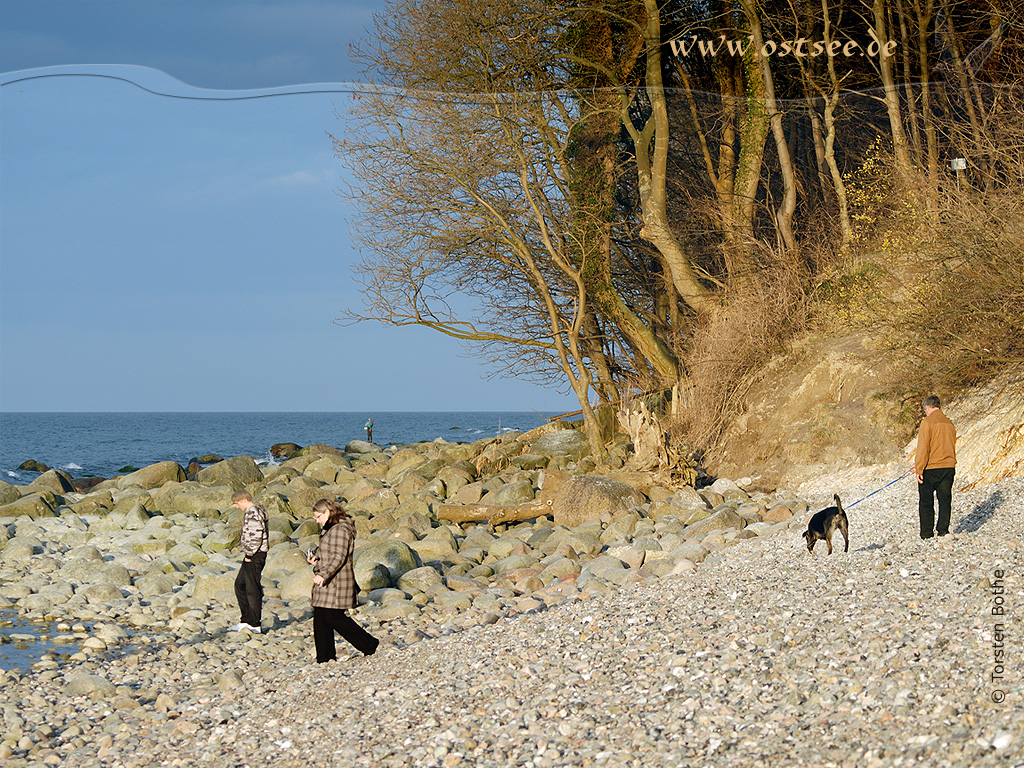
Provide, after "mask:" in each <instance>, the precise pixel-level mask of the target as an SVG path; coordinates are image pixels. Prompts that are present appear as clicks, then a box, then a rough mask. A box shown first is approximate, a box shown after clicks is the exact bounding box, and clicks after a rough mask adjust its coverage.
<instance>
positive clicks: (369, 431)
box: [363, 419, 373, 443]
mask: <svg viewBox="0 0 1024 768" xmlns="http://www.w3.org/2000/svg"><path fill="white" fill-rule="evenodd" d="M363 429H365V430H366V442H368V443H372V442H373V419H367V420H366V423H365V424H363Z"/></svg>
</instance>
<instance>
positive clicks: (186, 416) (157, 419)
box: [0, 411, 559, 485]
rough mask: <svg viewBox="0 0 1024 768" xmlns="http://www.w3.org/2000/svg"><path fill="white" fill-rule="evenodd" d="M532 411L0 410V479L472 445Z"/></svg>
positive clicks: (535, 420) (524, 424) (540, 418)
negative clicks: (39, 467) (369, 430)
mask: <svg viewBox="0 0 1024 768" xmlns="http://www.w3.org/2000/svg"><path fill="white" fill-rule="evenodd" d="M557 415H559V414H554V413H552V414H544V413H540V412H537V411H508V412H501V411H390V412H383V413H372V412H355V411H348V412H339V413H298V412H282V413H0V480H6V481H7V482H8V483H13V484H14V485H25V484H28V483H30V482H32V480H34V479H35V478H36V477H38V476H39V475H38V474H37V473H36V472H30V471H26V470H21V469H18V467H20V466H21V465H22V464H23V463H24V462H25V461H28V460H34V461H37V462H40V463H42V464H45V465H46V466H48V467H50V468H51V469H60V470H63V471H64V472H67V473H68V474H69V475H70V476H71V477H74V478H81V477H90V476H99V477H104V478H109V477H113V476H114V475H118V474H123V473H122V472H121V470H122V469H124V468H126V467H144V466H147V465H148V464H154V463H156V462H158V461H176V462H178V463H179V464H181V465H182V467H185V466H186V465H187V464H188V462H189V460H190V459H192V458H196V457H199V456H205V455H208V454H215V455H217V456H220V457H222V458H225V459H226V458H230V457H232V456H242V455H246V456H252V457H253V458H254V459H256V460H257V462H266V463H274V462H275V461H276V460H275V459H274V458H273V457H272V456H271V455H270V447H271V446H272V445H275V444H276V443H296V444H298V445H301V446H305V445H312V444H313V443H326V444H328V445H333V446H337V447H338V448H342V449H343V448H344V447H345V445H346V444H347V443H348V442H350V441H352V440H365V439H366V433H365V432H364V430H363V425H364V424H365V423H366V420H367V419H368V418H372V419H373V422H374V426H373V441H374V442H375V443H377V444H378V445H381V446H384V447H387V446H389V445H405V444H408V443H414V442H422V441H432V440H436V439H438V438H440V439H442V440H445V441H447V442H450V443H459V442H473V441H475V440H480V439H482V438H485V437H495V436H498V435H501V434H504V433H507V432H510V431H522V432H525V431H527V430H529V429H533V428H534V427H538V426H540V425H541V424H544V423H545V422H546V421H547V420H548V418H549V417H550V416H557Z"/></svg>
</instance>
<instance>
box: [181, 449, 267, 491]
mask: <svg viewBox="0 0 1024 768" xmlns="http://www.w3.org/2000/svg"><path fill="white" fill-rule="evenodd" d="M262 479H263V473H262V472H260V468H259V467H257V466H256V462H255V461H253V459H252V456H234V457H232V458H230V459H225V460H224V461H218V462H217V463H216V464H214V465H213V466H210V467H206V469H201V470H199V471H198V472H196V481H197V482H199V484H200V485H229V486H231V487H232V488H234V489H235V490H236V491H237V490H239V489H240V488H244V487H245V486H247V485H249V483H258V482H260V481H261V480H262Z"/></svg>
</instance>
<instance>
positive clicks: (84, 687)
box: [64, 674, 117, 700]
mask: <svg viewBox="0 0 1024 768" xmlns="http://www.w3.org/2000/svg"><path fill="white" fill-rule="evenodd" d="M116 692H117V689H116V688H115V686H114V684H113V683H112V682H110V681H109V680H107V679H106V678H105V677H100V676H99V675H87V674H78V675H72V676H71V677H69V678H68V679H67V683H66V684H65V686H64V695H65V696H84V697H87V698H90V699H94V700H95V699H107V698H110V697H111V696H113V695H114V694H115V693H116Z"/></svg>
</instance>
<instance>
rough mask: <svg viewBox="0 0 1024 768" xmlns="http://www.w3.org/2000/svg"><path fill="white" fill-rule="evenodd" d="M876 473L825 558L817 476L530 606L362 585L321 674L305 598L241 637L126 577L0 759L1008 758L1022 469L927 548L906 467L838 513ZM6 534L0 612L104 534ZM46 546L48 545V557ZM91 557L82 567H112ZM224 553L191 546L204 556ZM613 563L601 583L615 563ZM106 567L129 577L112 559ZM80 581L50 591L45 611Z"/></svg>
mask: <svg viewBox="0 0 1024 768" xmlns="http://www.w3.org/2000/svg"><path fill="white" fill-rule="evenodd" d="M886 472H890V473H891V468H886V469H884V470H880V471H879V477H885V476H886V475H885V473H886ZM890 479H891V478H890ZM882 484H883V483H880V482H878V480H877V479H875V478H872V479H871V480H870V481H868V480H865V481H864V482H863V483H862V484H860V485H858V486H855V487H848V488H844V489H842V490H843V493H844V501H845V502H846V504H847V505H848V509H849V513H848V514H849V518H850V531H851V544H850V550H849V552H846V553H844V552H843V551H842V537H841V536H837V537H836V540H835V541H834V542H833V543H834V544H835V543H837V542H838V546H837V547H836V552H835V553H834V554H833V555H831V556H827V555H825V546H824V544H823V543H819V544H818V545H817V548H816V551H815V554H814V555H811V554H809V553H808V552H807V549H806V546H805V543H804V540H803V538H802V537H801V533H802V532H803V530H804V529H805V528H806V522H807V519H808V518H809V516H810V514H811V513H813V512H814V511H816V510H817V509H819V508H822V507H824V506H828V505H829V504H830V503H831V490H832V489H827V490H826V489H825V488H809V489H804V490H802V491H801V494H800V497H801V498H802V499H803V500H805V501H806V509H803V508H797V509H796V512H795V513H794V514H793V516H792V517H791V518H789V519H787V520H783V521H781V522H774V523H767V522H766V523H758V524H757V525H756V526H748V527H752V528H753V529H754V530H756V531H757V534H756V535H755V534H754V533H752V532H751V533H750V535H749V536H747V537H744V536H722V535H721V534H718V533H715V532H712V533H711V534H706V535H704V536H703V537H702V538H701V544H702V546H703V547H704V549H705V550H706V552H705V556H703V558H695V559H694V560H689V559H685V558H683V559H675V560H673V561H672V567H671V569H668V568H661V569H653V570H652V571H650V572H647V571H645V570H644V569H643V568H641V567H637V568H635V569H632V570H633V571H634V573H632V578H612V576H609V577H608V578H600V579H599V578H596V575H597V574H598V573H600V572H599V571H594V572H593V573H592V574H590V575H592V576H595V578H591V579H589V580H588V579H587V578H585V576H586V575H587V570H586V566H585V565H584V567H583V569H582V572H580V569H579V568H577V574H574V575H573V577H572V578H563V579H559V580H558V581H556V582H552V583H548V584H545V585H543V588H542V585H541V584H539V583H538V584H536V589H535V590H532V591H530V590H523V589H512V588H510V586H509V585H508V583H507V582H498V581H496V580H495V581H494V582H493V583H492V584H491V586H490V587H489V588H488V589H487V590H483V591H481V592H480V593H477V594H475V596H474V603H473V604H472V605H469V606H468V607H466V606H463V608H464V609H462V610H456V609H450V610H441V609H438V610H433V609H432V606H433V605H434V603H435V601H434V600H433V599H431V600H429V601H428V600H419V603H420V608H421V609H422V610H420V611H419V612H418V613H413V612H408V611H401V612H398V613H385V612H384V610H383V609H384V608H386V607H387V606H388V605H389V604H390V603H391V602H393V601H392V600H391V599H390V598H394V601H396V602H407V601H408V595H409V589H406V595H405V596H404V597H403V598H399V597H398V595H396V594H392V595H389V594H388V591H387V590H378V592H377V593H376V594H375V595H373V598H374V599H366V596H364V599H363V602H364V605H363V606H362V607H361V608H360V609H358V610H357V611H356V612H355V615H356V617H357V618H358V619H359V620H360V621H361V622H362V623H363V624H364V626H366V627H367V628H368V629H369V630H370V631H371V632H372V633H374V634H375V635H376V636H378V637H380V638H381V639H382V644H381V647H380V650H379V651H378V652H377V653H376V654H375V655H374V656H372V657H366V658H364V657H362V656H356V655H353V654H354V652H353V653H352V654H348V655H346V653H347V651H348V648H347V646H345V645H344V643H343V641H341V640H340V638H339V657H340V660H339V661H338V662H333V663H329V664H323V665H317V664H315V663H314V659H313V650H312V629H311V621H310V618H309V617H310V613H309V608H308V601H306V602H303V601H302V600H301V599H298V600H296V599H284V598H283V597H282V590H280V589H277V590H275V589H268V591H267V598H266V600H265V608H264V623H263V630H264V631H263V633H262V634H251V633H249V632H232V631H230V630H229V629H228V628H229V627H230V625H231V624H233V623H235V622H236V621H237V608H236V607H235V606H234V605H233V603H232V602H231V600H230V599H228V598H227V597H226V596H225V595H224V594H223V591H222V592H221V593H220V594H219V595H218V596H216V597H215V598H209V599H205V600H203V601H202V602H201V603H200V601H198V600H197V599H196V597H195V595H194V593H193V594H191V595H189V594H186V593H185V592H183V591H182V586H183V585H184V584H185V583H186V582H188V581H189V579H192V580H193V581H194V580H195V574H191V573H190V574H185V575H181V574H179V573H178V572H176V571H174V570H173V569H168V571H169V572H168V573H167V574H166V576H167V579H168V580H169V581H170V582H175V583H174V584H171V586H170V587H167V588H166V589H164V588H158V587H156V586H154V587H152V588H149V589H146V588H145V585H143V589H141V590H140V589H138V584H139V582H138V578H135V579H134V584H133V585H132V586H131V588H130V589H125V590H124V591H122V592H120V593H118V597H119V598H121V600H120V602H117V603H116V605H117V608H116V610H115V609H109V608H107V607H106V606H105V604H104V602H103V600H102V598H95V599H89V600H84V599H83V600H79V601H78V602H79V605H78V607H77V608H76V612H75V616H74V617H68V618H65V619H64V620H63V621H60V622H58V623H57V625H56V626H57V630H56V631H57V632H58V633H62V634H63V635H64V636H65V637H67V638H68V639H70V638H77V639H78V641H80V643H81V650H79V651H77V652H76V653H73V654H70V655H68V656H67V657H58V656H56V655H51V656H47V657H44V658H43V659H42V660H41V661H39V662H38V663H36V664H34V665H33V666H32V668H31V669H30V670H27V671H18V670H11V671H8V672H7V673H6V675H5V676H4V677H2V678H0V685H2V692H3V696H2V704H0V706H2V720H0V760H2V762H3V763H4V765H6V766H11V767H12V768H22V767H23V766H44V765H60V766H69V767H77V766H81V767H83V768H84V767H86V766H124V767H125V768H128V767H130V766H140V767H141V766H186V765H203V766H218V767H219V766H225V767H227V766H238V767H241V766H308V765H317V766H319V765H323V766H328V765H332V766H333V765H353V766H396V767H397V766H527V768H547V767H548V766H677V765H701V766H776V765H800V766H899V765H935V766H940V765H941V766H989V765H991V766H1006V765H1017V764H1020V763H1021V762H1022V761H1024V704H1022V701H1024V699H1022V696H1024V661H1022V656H1021V647H1022V646H1021V642H1020V638H1021V635H1022V630H1024V626H1022V621H1021V618H1022V616H1024V583H1022V581H1021V572H1022V565H1024V563H1022V553H1021V543H1022V542H1024V478H1013V479H1009V480H1004V481H1002V482H1000V483H996V484H992V485H986V486H981V487H978V488H975V489H972V490H968V491H963V490H956V491H955V492H954V501H953V503H954V509H953V523H952V526H951V535H949V536H946V537H942V538H934V539H930V540H927V541H922V540H920V539H919V538H918V534H917V516H916V488H915V487H914V484H913V481H912V479H910V478H906V479H904V480H902V481H900V482H899V483H896V484H894V485H893V486H892V487H890V488H888V489H886V490H885V491H883V492H881V493H878V494H875V495H873V496H870V497H868V498H866V499H864V500H863V501H862V502H860V503H858V504H856V505H855V506H853V507H852V508H850V507H849V504H850V502H852V501H853V500H855V499H860V498H862V497H864V496H867V494H869V493H871V492H872V491H875V490H876V489H877V488H878V487H879V486H880V485H882ZM791 495H792V494H788V495H787V494H782V496H783V497H785V496H791ZM754 500H755V501H757V500H758V499H756V498H755V499H754ZM772 500H773V499H771V498H764V499H761V500H760V501H761V503H762V504H765V505H766V506H767V505H769V504H770V503H771V501H772ZM649 506H650V505H649V504H648V507H649ZM790 506H791V507H793V506H794V505H792V504H791V505H790ZM643 511H644V510H643V509H640V510H634V511H633V512H632V513H631V514H635V515H637V516H638V517H640V518H641V520H640V521H639V522H637V521H635V520H634V521H633V525H632V526H630V529H631V530H632V532H631V533H628V534H625V535H624V536H623V537H622V540H621V541H619V542H618V543H620V544H621V543H622V541H625V542H626V543H627V544H628V543H630V542H631V543H632V544H633V545H636V546H634V547H633V548H634V549H636V548H641V549H642V548H643V546H648V547H650V548H652V549H653V546H654V545H653V544H650V543H648V544H644V540H647V539H652V538H653V539H660V540H661V541H663V542H664V541H667V540H668V539H667V537H669V536H673V535H676V533H675V532H673V530H672V529H669V528H666V527H665V526H664V525H662V526H661V528H658V529H655V526H653V525H652V526H647V527H645V526H644V523H643ZM153 519H155V517H154V518H153ZM618 519H619V518H616V517H611V518H608V519H605V520H602V521H601V524H600V530H603V531H607V530H608V528H609V527H610V526H612V525H616V524H617V520H618ZM8 522H9V523H10V524H11V525H13V526H14V527H15V528H16V529H17V530H15V531H14V533H15V534H16V536H15V537H12V538H11V539H10V540H9V541H8V548H9V547H10V545H11V542H16V539H17V540H18V541H21V542H23V541H24V539H25V537H28V536H34V537H35V538H37V539H38V540H39V541H40V542H41V543H42V545H43V546H42V547H41V548H38V550H37V549H33V550H32V551H30V552H29V553H28V556H27V558H25V565H24V566H22V565H17V566H16V565H14V564H13V563H12V562H11V558H9V557H7V555H8V554H9V552H8V548H5V549H4V554H5V558H4V562H3V570H2V571H0V574H2V576H3V577H4V578H3V582H2V583H3V584H4V587H5V589H6V590H7V591H8V594H7V595H6V597H5V599H6V600H7V601H8V604H10V605H14V604H19V605H23V603H22V601H24V600H25V599H26V598H28V597H30V596H31V595H42V596H43V599H50V598H53V597H54V596H56V597H58V598H59V597H60V595H59V589H60V587H59V586H57V585H58V584H59V583H60V580H58V579H56V578H47V574H48V572H49V575H50V576H54V575H55V574H54V572H56V571H59V570H61V569H64V568H67V567H68V560H69V559H75V558H70V557H68V555H69V553H70V552H72V551H77V552H78V554H79V557H78V558H77V559H82V558H81V557H80V556H81V554H82V552H81V547H82V546H85V545H87V543H88V542H89V541H92V542H94V543H97V542H101V541H104V539H103V536H104V535H108V536H111V537H113V536H114V534H113V533H112V532H106V533H105V531H104V527H103V525H101V524H100V522H99V521H96V522H89V521H88V520H86V521H83V519H82V518H80V517H77V516H75V515H60V516H56V517H53V518H40V519H37V520H32V521H29V520H27V519H25V518H18V520H17V521H11V520H9V521H8ZM146 522H147V524H152V523H151V521H146ZM659 524H660V523H659ZM118 525H120V526H124V525H125V523H124V521H123V520H121V521H118ZM539 525H540V523H519V524H509V526H508V530H507V531H506V533H508V534H515V533H516V531H519V533H520V535H519V538H520V539H521V540H523V541H524V542H525V541H527V539H528V537H527V535H526V533H528V531H526V530H525V529H528V528H530V527H536V526H539ZM83 526H84V527H83ZM129 527H130V526H129ZM89 529H93V530H92V533H93V536H92V537H91V538H88V539H87V538H86V537H85V536H82V535H81V534H82V533H85V532H88V531H89ZM76 530H77V531H78V534H79V535H75V533H74V532H75V531H76ZM110 530H111V531H113V526H112V527H111V529H110ZM118 530H123V528H118ZM591 530H593V524H591ZM666 531H667V532H666ZM58 541H64V546H63V547H57V546H51V543H53V542H58ZM16 543H17V542H16ZM673 543H674V542H673ZM691 545H692V542H691ZM97 549H98V551H99V552H100V558H99V559H97V560H95V561H94V562H93V567H94V568H104V567H106V568H110V567H113V566H112V565H111V564H110V562H109V558H108V559H106V560H104V558H103V551H104V550H103V549H102V547H98V548H97ZM605 551H606V552H607V551H608V548H607V546H606V547H605ZM235 554H237V553H235V552H232V551H230V550H227V551H225V552H223V553H216V554H214V555H213V556H212V559H211V561H208V562H207V563H206V564H205V567H206V568H207V569H210V570H211V571H212V570H215V568H214V567H213V566H215V565H216V564H217V563H218V562H219V560H218V558H223V562H224V563H228V562H232V561H233V560H235V559H236V558H235V557H234V555H235ZM616 554H617V555H618V556H619V557H621V558H623V559H624V561H625V562H623V569H624V570H626V571H629V570H630V569H629V568H626V567H625V566H627V565H628V560H629V554H630V553H628V552H622V551H616ZM520 556H521V555H520ZM554 556H555V555H554V553H553V552H549V553H547V554H546V557H549V558H553V557H554ZM696 560H700V562H696ZM19 562H20V561H19ZM559 562H561V561H560V560H559ZM33 563H34V564H35V566H36V567H37V568H38V572H36V573H31V572H30V571H31V568H32V564H33ZM114 565H115V566H117V567H121V568H125V569H126V570H134V569H133V564H132V563H130V562H126V561H124V559H122V560H121V562H119V563H115V564H114ZM563 565H564V564H563ZM18 568H24V570H22V571H19V570H18ZM468 572H469V574H472V573H473V571H472V569H469V571H468ZM68 573H69V571H65V576H67V575H68ZM265 573H266V572H265ZM608 573H610V574H611V573H612V572H611V571H609V572H608ZM612 575H614V574H612ZM15 577H16V578H15ZM148 578H151V579H153V578H155V576H154V575H153V574H152V573H150V574H149V576H148ZM447 578H451V579H452V584H455V583H456V582H457V581H458V579H457V578H456V577H455V575H454V574H452V575H450V576H449V577H447ZM462 578H464V579H468V578H469V576H464V577H462ZM32 579H35V580H36V581H35V586H34V588H33V582H32ZM483 581H486V580H483ZM19 585H20V586H21V587H22V591H23V592H25V590H27V593H25V594H24V595H23V596H22V597H21V598H20V599H19V598H18V594H19V593H18V592H17V587H18V586H19ZM164 586H165V587H166V586H167V585H164ZM11 589H14V592H13V593H12V592H11ZM391 589H392V592H398V591H400V590H395V589H394V588H391ZM449 591H451V590H449ZM285 592H287V590H285ZM80 593H84V588H82V589H81V590H79V589H77V587H76V589H75V590H72V589H71V587H70V586H69V587H67V589H66V594H65V595H64V599H65V600H66V601H73V600H75V599H76V598H78V597H79V595H80ZM126 593H129V594H128V599H127V600H125V598H124V596H125V594H126ZM147 593H148V594H147ZM485 593H486V594H485ZM132 594H135V595H136V597H135V598H134V599H131V598H132ZM425 594H430V595H432V596H434V597H436V596H438V595H439V594H440V590H435V591H434V592H433V593H431V591H430V590H429V589H426V590H425ZM285 597H287V595H285ZM415 597H416V596H415V595H414V598H413V602H416V600H415ZM27 604H28V605H29V606H31V605H32V601H31V600H29V602H28V603H27ZM114 604H115V600H114V598H113V596H111V605H114ZM453 604H456V605H461V603H459V602H458V601H453ZM49 610H50V613H51V614H53V613H59V610H57V609H55V608H53V607H51V608H50V609H49Z"/></svg>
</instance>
